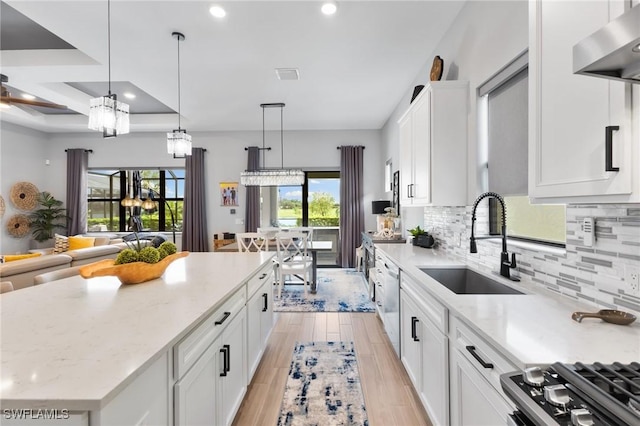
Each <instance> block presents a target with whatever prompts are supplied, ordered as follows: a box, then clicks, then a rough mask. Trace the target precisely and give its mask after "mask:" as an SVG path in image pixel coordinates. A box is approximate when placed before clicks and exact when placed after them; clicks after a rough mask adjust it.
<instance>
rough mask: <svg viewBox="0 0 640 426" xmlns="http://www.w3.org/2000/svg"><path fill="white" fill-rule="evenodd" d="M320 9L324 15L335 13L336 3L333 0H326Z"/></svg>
mask: <svg viewBox="0 0 640 426" xmlns="http://www.w3.org/2000/svg"><path fill="white" fill-rule="evenodd" d="M320 10H322V13H324V14H325V15H333V14H334V13H336V10H338V5H337V4H336V3H335V2H333V1H328V2H325V3H324V4H323V5H322V8H321V9H320Z"/></svg>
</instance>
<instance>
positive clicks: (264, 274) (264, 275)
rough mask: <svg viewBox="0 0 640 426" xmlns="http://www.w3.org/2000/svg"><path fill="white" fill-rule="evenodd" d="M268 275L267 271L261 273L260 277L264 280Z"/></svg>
mask: <svg viewBox="0 0 640 426" xmlns="http://www.w3.org/2000/svg"><path fill="white" fill-rule="evenodd" d="M266 276H267V273H266V272H265V273H263V274H262V275H260V277H258V279H259V280H264V278H265V277H266Z"/></svg>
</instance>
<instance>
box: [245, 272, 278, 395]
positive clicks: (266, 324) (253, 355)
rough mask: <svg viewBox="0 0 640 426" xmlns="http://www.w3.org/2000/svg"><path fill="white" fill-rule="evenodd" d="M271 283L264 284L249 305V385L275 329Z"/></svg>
mask: <svg viewBox="0 0 640 426" xmlns="http://www.w3.org/2000/svg"><path fill="white" fill-rule="evenodd" d="M270 290H271V282H266V283H264V284H263V285H262V286H261V287H260V289H259V290H258V291H257V292H256V293H255V294H254V295H253V296H252V297H251V299H249V302H248V303H247V361H248V367H249V368H248V370H249V374H248V377H247V383H249V382H251V378H252V377H253V374H254V373H255V371H256V368H257V367H258V364H259V363H260V358H261V357H262V354H263V351H264V347H265V345H266V343H267V339H268V338H269V334H270V333H271V329H272V328H273V300H272V297H271V296H272V293H271V292H270Z"/></svg>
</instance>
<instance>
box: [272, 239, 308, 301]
mask: <svg viewBox="0 0 640 426" xmlns="http://www.w3.org/2000/svg"><path fill="white" fill-rule="evenodd" d="M276 249H277V253H278V255H277V257H278V267H279V274H278V298H280V297H281V296H282V289H283V287H284V285H285V279H286V277H288V276H297V277H300V278H301V279H302V281H303V283H302V285H303V286H304V295H305V297H307V287H308V286H309V281H310V280H311V273H312V269H313V261H312V258H311V256H310V255H309V253H308V235H307V234H305V233H303V232H293V231H288V232H279V233H277V234H276Z"/></svg>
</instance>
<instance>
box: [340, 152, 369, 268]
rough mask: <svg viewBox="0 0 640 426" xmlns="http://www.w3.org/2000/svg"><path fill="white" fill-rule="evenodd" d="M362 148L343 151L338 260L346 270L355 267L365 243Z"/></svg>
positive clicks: (341, 155) (341, 158)
mask: <svg viewBox="0 0 640 426" xmlns="http://www.w3.org/2000/svg"><path fill="white" fill-rule="evenodd" d="M363 156H364V147H363V146H341V147H340V247H339V249H338V250H339V253H338V260H339V261H340V266H342V267H343V268H353V267H354V266H355V264H356V248H357V247H359V246H360V243H361V242H362V232H363V231H364V209H363V205H362V183H363V177H362V169H363Z"/></svg>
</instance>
